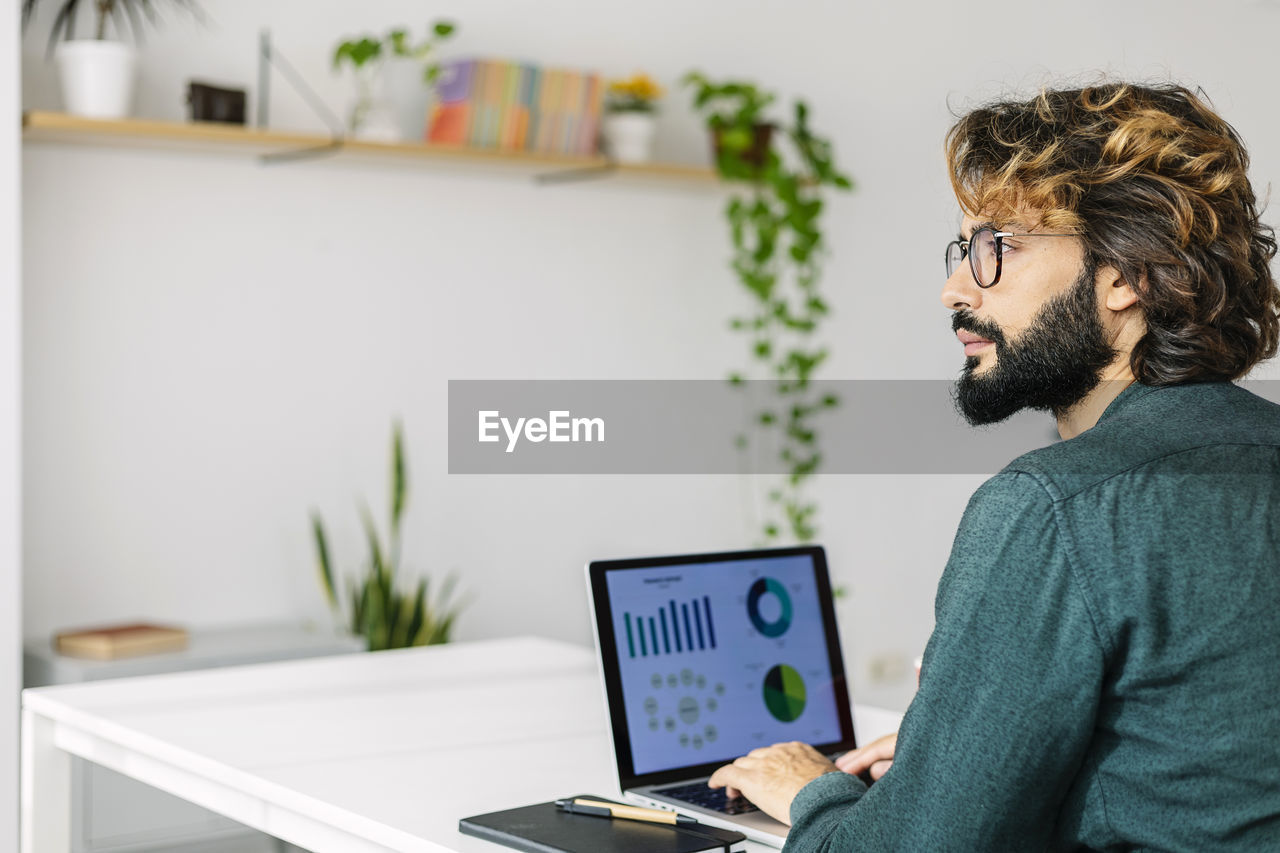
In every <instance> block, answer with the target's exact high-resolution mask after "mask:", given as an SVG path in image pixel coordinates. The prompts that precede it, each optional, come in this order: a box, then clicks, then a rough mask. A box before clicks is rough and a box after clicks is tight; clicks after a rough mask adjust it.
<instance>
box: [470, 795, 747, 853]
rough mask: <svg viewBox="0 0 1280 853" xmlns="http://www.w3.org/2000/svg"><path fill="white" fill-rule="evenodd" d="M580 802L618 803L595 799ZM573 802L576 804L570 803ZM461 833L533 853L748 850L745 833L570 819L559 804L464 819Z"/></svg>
mask: <svg viewBox="0 0 1280 853" xmlns="http://www.w3.org/2000/svg"><path fill="white" fill-rule="evenodd" d="M577 796H578V797H582V798H585V799H591V800H602V801H604V802H615V801H614V800H606V799H605V798H604V797H597V796H595V795H594V794H578V795H577ZM570 799H573V798H570ZM458 829H459V831H461V832H463V833H465V834H467V835H475V836H477V837H479V838H485V839H488V840H489V841H494V842H497V843H498V844H505V845H506V846H507V847H514V848H515V849H516V850H528V851H531V853H698V851H702V850H729V851H737V850H742V849H743V848H742V845H743V842H745V841H746V840H747V837H746V836H745V835H743V834H742V833H741V832H733V831H732V830H728V829H719V828H717V827H714V826H705V825H703V824H697V825H692V826H691V825H689V824H684V825H681V826H674V825H671V824H666V823H648V822H647V821H642V820H626V819H624V818H607V817H595V816H594V815H582V814H570V813H568V812H562V811H560V810H559V809H557V808H556V804H555V803H554V802H551V803H538V804H537V805H536V806H524V807H523V808H518V809H507V810H506V811H501V812H491V813H489V814H482V815H475V816H474V817H464V818H463V819H462V820H460V821H458Z"/></svg>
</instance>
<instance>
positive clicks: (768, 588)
mask: <svg viewBox="0 0 1280 853" xmlns="http://www.w3.org/2000/svg"><path fill="white" fill-rule="evenodd" d="M766 595H772V596H774V597H775V598H777V599H778V604H780V605H781V611H780V612H779V614H778V618H777V619H774V620H773V621H772V622H770V621H768V620H767V619H765V617H764V616H763V615H762V614H761V613H760V600H761V599H762V598H764V597H765V596H766ZM791 613H792V610H791V596H789V595H787V589H786V587H784V586H783V585H782V584H781V583H779V582H778V581H777V580H775V579H773V578H757V579H756V582H755V583H753V584H752V585H751V589H750V590H749V591H748V592H747V616H748V617H749V618H750V619H751V624H752V625H753V626H754V627H755V629H756V630H757V631H759V632H760V633H761V634H764V635H765V636H766V637H781V636H782V635H783V634H785V633H786V632H787V629H788V628H790V627H791Z"/></svg>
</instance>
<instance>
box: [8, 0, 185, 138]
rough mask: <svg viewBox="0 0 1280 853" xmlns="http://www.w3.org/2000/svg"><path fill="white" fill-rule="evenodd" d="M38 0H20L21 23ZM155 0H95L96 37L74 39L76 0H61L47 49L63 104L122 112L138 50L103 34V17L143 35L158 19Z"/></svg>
mask: <svg viewBox="0 0 1280 853" xmlns="http://www.w3.org/2000/svg"><path fill="white" fill-rule="evenodd" d="M170 2H171V4H172V5H174V6H177V7H179V8H181V9H185V10H186V11H189V12H192V13H194V14H199V11H200V9H199V6H198V5H197V4H196V3H195V2H194V0H170ZM36 3H37V0H22V25H23V29H26V26H27V24H28V23H30V21H31V16H32V15H33V14H34V12H35V8H36ZM158 3H159V0H93V8H94V10H95V12H96V25H95V29H94V37H93V38H89V39H77V38H76V37H75V36H76V17H77V14H78V13H79V11H80V9H81V8H82V5H89V4H87V3H86V4H81V2H80V0H61V3H60V4H59V6H58V12H57V15H56V16H55V18H54V21H53V30H52V32H51V33H50V35H49V49H50V52H51V53H53V56H54V61H55V63H56V64H57V67H58V79H59V82H60V83H61V87H62V102H63V108H64V109H65V110H66V111H67V112H68V113H70V114H72V115H77V116H84V117H85V118H103V119H110V118H123V117H125V116H127V115H128V114H129V110H130V108H131V106H132V104H133V90H134V84H135V81H136V77H137V66H138V54H137V51H136V50H135V49H134V48H133V47H132V46H131V45H128V44H125V43H124V42H121V41H113V40H111V39H108V38H107V22H108V21H109V20H110V21H114V23H115V29H116V31H117V32H123V30H124V29H125V27H128V28H129V29H130V30H131V32H132V33H133V37H134V38H135V39H136V40H138V41H141V40H142V33H143V30H144V28H145V26H146V25H148V24H150V25H152V26H155V25H157V24H158V23H159V14H158V13H157V11H156V5H157V4H158Z"/></svg>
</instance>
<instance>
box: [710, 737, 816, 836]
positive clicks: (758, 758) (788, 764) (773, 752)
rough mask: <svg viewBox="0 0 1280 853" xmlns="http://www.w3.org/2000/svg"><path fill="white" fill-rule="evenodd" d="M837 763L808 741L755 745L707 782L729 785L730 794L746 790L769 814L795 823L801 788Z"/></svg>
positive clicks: (733, 794) (714, 784)
mask: <svg viewBox="0 0 1280 853" xmlns="http://www.w3.org/2000/svg"><path fill="white" fill-rule="evenodd" d="M836 769H837V768H836V766H835V765H834V764H832V763H831V762H830V761H828V760H827V759H826V758H825V757H824V756H823V755H822V753H820V752H818V751H817V750H816V749H814V748H813V747H811V746H809V745H808V744H806V743H799V742H797V741H792V742H791V743H778V744H774V745H773V746H767V747H761V748H760V749H753V750H752V751H751V752H749V753H747V754H746V755H744V756H742V757H741V758H739V759H738V760H737V761H735V762H733V763H732V764H726V765H725V766H724V767H721V768H720V769H719V770H717V771H716V772H715V773H712V774H711V779H710V781H709V782H707V784H708V785H710V786H711V787H712V788H728V791H726V793H727V794H728V795H729V797H730V798H733V797H736V796H738V795H739V794H743V795H745V796H746V798H747V799H749V800H750V801H751V802H753V803H755V804H756V806H757V807H759V809H760V810H761V811H763V812H764V813H765V814H767V815H770V816H771V817H775V818H777V819H778V820H780V821H782V822H783V823H785V824H787V825H788V826H790V825H791V801H792V800H794V799H795V798H796V794H798V793H800V789H801V788H803V787H804V786H805V785H808V784H809V783H810V782H812V781H813V780H814V779H817V778H818V777H819V776H821V775H822V774H823V773H831V772H832V771H834V770H836Z"/></svg>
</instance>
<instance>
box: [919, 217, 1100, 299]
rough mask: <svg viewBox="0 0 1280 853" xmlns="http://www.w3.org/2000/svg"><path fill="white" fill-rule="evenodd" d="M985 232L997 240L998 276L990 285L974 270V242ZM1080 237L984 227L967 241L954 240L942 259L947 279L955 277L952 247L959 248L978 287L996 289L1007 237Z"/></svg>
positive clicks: (962, 258)
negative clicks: (988, 232)
mask: <svg viewBox="0 0 1280 853" xmlns="http://www.w3.org/2000/svg"><path fill="white" fill-rule="evenodd" d="M983 231H990V232H991V236H992V237H993V238H995V241H996V274H995V277H994V278H992V279H991V283H990V284H983V283H982V282H981V281H979V280H978V271H977V270H976V269H974V268H973V241H974V240H977V239H978V235H979V234H981V233H982V232H983ZM1079 236H1080V235H1079V234H1015V233H1013V232H1012V231H1000V230H998V229H996V228H993V227H990V226H983V227H982V228H979V229H977V230H976V231H974V232H973V234H971V235H970V236H969V239H968V240H965V239H964V238H963V237H961V238H959V239H957V240H952V241H951V242H950V243H948V244H947V251H946V253H945V254H944V255H943V256H942V259H943V261H944V262H945V263H946V265H947V278H950V277H951V276H953V275H955V272H954V270H952V269H951V247H952V246H959V247H960V260H961V261H963V260H964V259H965V258H968V259H969V275H971V276H973V281H974V284H976V285H978V287H980V288H982V289H983V290H987V289H989V288H992V287H995V286H996V285H997V284H998V283H999V282H1000V272H1001V270H1002V269H1003V268H1004V238H1005V237H1079Z"/></svg>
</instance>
